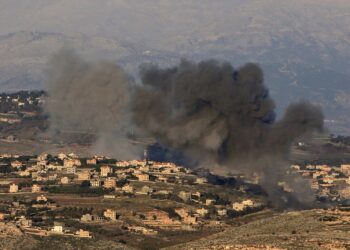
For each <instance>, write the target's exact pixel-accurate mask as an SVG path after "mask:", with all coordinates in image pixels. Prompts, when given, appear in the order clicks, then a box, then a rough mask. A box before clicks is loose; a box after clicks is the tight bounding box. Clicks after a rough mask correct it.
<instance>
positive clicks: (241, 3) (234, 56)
mask: <svg viewBox="0 0 350 250" xmlns="http://www.w3.org/2000/svg"><path fill="white" fill-rule="evenodd" d="M349 13H350V1H348V0H296V1H280V0H264V1H261V0H250V1H246V0H218V1H211V0H200V1H199V0H198V1H188V0H177V1H172V0H164V1H158V0H149V1H129V0H104V1H95V0H76V1H70V0H57V1H46V0H17V1H15V2H14V1H7V0H0V34H3V35H2V36H0V58H1V61H0V90H17V89H20V88H21V89H22V88H24V89H31V88H39V87H40V82H41V81H42V79H43V74H42V69H43V66H44V65H45V62H46V60H47V58H48V57H49V55H51V54H52V53H53V52H55V51H57V50H58V49H59V48H60V47H62V46H64V45H68V46H70V47H73V48H76V49H77V51H78V52H79V53H82V54H84V55H86V56H87V57H93V58H96V57H101V58H102V57H104V58H108V59H112V60H116V61H118V62H120V63H122V64H123V66H124V67H125V68H126V69H127V70H128V72H129V73H131V74H132V75H135V72H136V71H137V66H138V65H139V64H140V63H142V62H156V63H159V64H161V65H163V66H166V65H171V64H173V63H175V62H178V60H179V58H181V57H186V58H190V59H193V60H203V59H208V58H216V59H222V60H227V61H230V62H232V63H233V64H234V65H235V66H239V65H241V64H243V63H245V62H247V61H252V62H258V63H259V64H261V66H262V67H263V69H264V72H265V78H266V84H267V85H268V86H269V87H270V90H271V94H272V95H273V97H274V98H275V100H276V102H277V106H278V113H281V111H282V110H283V109H284V108H285V107H286V105H287V104H288V103H290V102H291V101H294V100H296V99H307V100H310V101H312V102H316V103H319V104H321V105H322V107H323V108H324V109H325V112H326V119H327V124H328V125H329V126H330V127H331V129H332V131H333V132H335V133H347V134H350V129H349V128H348V124H349V122H350V118H349V117H348V114H349V113H350V104H349V103H350V25H349V23H350V15H349ZM21 30H24V32H21ZM30 31H35V32H30Z"/></svg>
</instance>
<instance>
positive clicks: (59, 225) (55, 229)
mask: <svg viewBox="0 0 350 250" xmlns="http://www.w3.org/2000/svg"><path fill="white" fill-rule="evenodd" d="M63 229H64V228H63V224H62V223H58V222H54V226H53V228H52V229H51V231H52V232H53V233H57V234H63Z"/></svg>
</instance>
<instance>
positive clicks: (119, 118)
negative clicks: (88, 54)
mask: <svg viewBox="0 0 350 250" xmlns="http://www.w3.org/2000/svg"><path fill="white" fill-rule="evenodd" d="M46 73H47V80H46V81H45V90H46V91H47V93H48V95H49V98H48V100H47V102H46V104H45V107H44V108H45V111H46V112H47V113H48V115H49V119H50V129H51V132H53V133H54V132H55V131H60V132H67V133H71V134H74V133H91V134H93V135H95V137H96V142H95V143H94V146H93V148H92V150H93V151H94V153H104V154H107V155H113V156H115V157H120V158H123V159H132V158H135V157H138V156H139V153H140V152H139V151H138V148H136V147H134V146H133V145H132V144H130V142H129V140H127V133H128V132H130V130H131V126H132V125H131V122H130V112H129V106H130V88H131V86H130V79H129V77H128V75H127V74H126V73H125V72H124V70H123V69H122V68H120V67H119V66H118V65H116V64H115V63H113V62H109V61H99V62H93V63H92V62H87V61H84V60H83V59H82V58H80V57H79V56H78V55H77V54H76V53H75V52H74V51H73V50H69V49H62V50H61V51H59V52H58V53H57V54H55V55H54V56H53V57H52V58H51V60H50V61H49V63H48V67H47V72H46Z"/></svg>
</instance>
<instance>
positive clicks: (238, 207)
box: [232, 202, 245, 211]
mask: <svg viewBox="0 0 350 250" xmlns="http://www.w3.org/2000/svg"><path fill="white" fill-rule="evenodd" d="M232 209H233V210H235V211H243V210H244V209H245V206H244V205H243V204H242V203H239V202H234V203H233V204H232Z"/></svg>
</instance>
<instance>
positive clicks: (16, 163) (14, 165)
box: [11, 160, 22, 169]
mask: <svg viewBox="0 0 350 250" xmlns="http://www.w3.org/2000/svg"><path fill="white" fill-rule="evenodd" d="M11 167H13V168H17V169H19V168H21V167H22V162H20V161H18V160H15V161H12V162H11Z"/></svg>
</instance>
